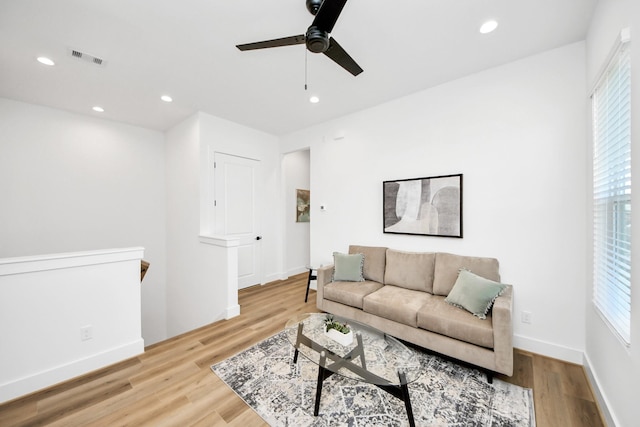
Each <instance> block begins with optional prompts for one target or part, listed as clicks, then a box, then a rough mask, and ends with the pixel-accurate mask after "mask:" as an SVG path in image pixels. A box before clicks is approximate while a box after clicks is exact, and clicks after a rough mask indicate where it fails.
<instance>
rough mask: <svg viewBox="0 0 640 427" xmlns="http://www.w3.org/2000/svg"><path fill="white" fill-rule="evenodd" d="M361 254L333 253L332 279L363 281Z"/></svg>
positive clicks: (362, 258)
mask: <svg viewBox="0 0 640 427" xmlns="http://www.w3.org/2000/svg"><path fill="white" fill-rule="evenodd" d="M363 266H364V255H363V254H341V253H339V252H334V253H333V281H334V282H364V277H363V276H362V267H363Z"/></svg>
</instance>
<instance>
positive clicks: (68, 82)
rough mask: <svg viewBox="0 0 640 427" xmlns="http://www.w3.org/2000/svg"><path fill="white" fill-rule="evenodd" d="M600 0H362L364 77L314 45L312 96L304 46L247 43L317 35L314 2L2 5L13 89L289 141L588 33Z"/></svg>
mask: <svg viewBox="0 0 640 427" xmlns="http://www.w3.org/2000/svg"><path fill="white" fill-rule="evenodd" d="M595 3H596V0H393V1H391V0H389V1H381V0H375V1H366V0H349V1H348V2H347V4H346V6H345V8H344V10H343V12H342V14H341V16H340V18H339V19H338V22H337V24H336V25H335V27H334V29H333V32H332V36H333V37H335V38H336V40H338V41H339V43H340V44H341V45H342V47H343V48H344V49H345V50H346V51H347V52H349V54H350V55H351V56H352V57H353V58H354V59H355V60H356V61H357V62H358V63H359V65H360V66H361V67H362V68H363V69H364V73H362V74H360V75H359V76H357V77H353V76H352V75H351V74H349V73H348V72H346V71H345V70H343V69H342V68H340V67H339V66H337V65H336V64H335V63H333V62H332V61H331V60H329V58H327V57H325V56H324V55H321V54H320V55H318V54H313V53H310V52H309V53H308V57H307V59H308V64H307V69H308V79H307V81H308V90H307V91H305V88H304V85H305V56H306V55H305V52H306V50H305V47H304V45H297V46H288V47H279V48H273V49H265V50H256V51H247V52H240V51H239V50H238V49H236V47H235V45H236V44H239V43H248V42H253V41H260V40H265V39H272V38H278V37H285V36H291V35H297V34H302V33H304V32H305V31H306V29H307V27H308V26H309V25H310V24H311V21H312V20H313V16H312V15H311V14H309V12H307V10H306V7H305V0H271V1H256V0H252V1H249V0H179V1H178V0H0V97H5V98H10V99H15V100H20V101H25V102H30V103H34V104H42V105H47V106H51V107H55V108H60V109H64V110H69V111H74V112H78V113H82V114H91V115H96V116H98V117H103V118H107V119H111V120H117V121H121V122H125V123H130V124H134V125H138V126H143V127H147V128H151V129H157V130H162V131H164V130H166V129H168V128H170V127H172V126H173V125H175V124H176V123H178V122H180V121H181V120H183V119H184V118H186V117H188V116H189V115H191V114H192V113H194V112H195V111H204V112H206V113H209V114H212V115H215V116H218V117H222V118H225V119H228V120H231V121H234V122H237V123H240V124H243V125H246V126H250V127H252V128H255V129H259V130H263V131H265V132H268V133H271V134H275V135H282V134H286V133H289V132H292V131H295V130H298V129H302V128H305V127H308V126H310V125H313V124H316V123H320V122H323V121H326V120H329V119H332V118H335V117H339V116H342V115H345V114H348V113H351V112H354V111H358V110H362V109H365V108H368V107H372V106H374V105H377V104H380V103H383V102H386V101H389V100H392V99H395V98H398V97H402V96H404V95H408V94H410V93H413V92H416V91H419V90H423V89H426V88H429V87H433V86H436V85H439V84H441V83H444V82H446V81H450V80H453V79H456V78H459V77H462V76H465V75H469V74H472V73H475V72H478V71H481V70H483V69H487V68H490V67H494V66H497V65H500V64H504V63H507V62H510V61H513V60H516V59H519V58H523V57H526V56H529V55H532V54H535V53H538V52H543V51H545V50H548V49H552V48H555V47H559V46H562V45H565V44H568V43H573V42H576V41H580V40H583V39H584V38H585V33H586V30H587V27H588V24H589V21H590V18H591V15H592V13H593V9H594V6H595ZM489 18H493V19H497V20H498V21H499V23H500V25H499V27H498V29H497V30H496V31H495V32H493V33H491V34H488V35H482V34H480V33H479V32H478V28H479V26H480V25H481V24H482V22H484V21H485V20H487V19H489ZM69 49H75V50H79V51H82V52H85V53H88V54H91V55H94V56H97V57H100V58H103V59H104V60H105V61H106V65H105V66H103V67H98V66H95V65H93V64H90V63H87V62H83V61H80V60H77V59H74V58H72V57H71V56H70V55H69V53H68V50H69ZM41 55H44V56H48V57H50V58H52V59H53V60H54V61H55V62H56V66H55V67H46V66H44V65H41V64H39V63H38V62H36V60H35V59H36V57H37V56H41ZM162 94H169V95H171V96H172V97H173V99H174V102H173V103H171V104H167V103H164V102H162V101H160V95H162ZM311 94H316V95H318V96H319V97H320V99H321V101H320V103H318V104H310V103H309V101H308V99H309V96H310V95H311ZM94 105H100V106H102V107H104V109H105V112H104V113H95V112H93V111H91V107H92V106H94Z"/></svg>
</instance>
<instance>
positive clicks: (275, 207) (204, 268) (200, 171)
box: [166, 113, 282, 336]
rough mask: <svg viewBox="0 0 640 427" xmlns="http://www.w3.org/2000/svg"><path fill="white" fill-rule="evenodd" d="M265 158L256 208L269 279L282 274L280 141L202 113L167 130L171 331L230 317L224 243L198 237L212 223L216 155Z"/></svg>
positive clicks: (178, 331) (263, 273) (169, 307)
mask: <svg viewBox="0 0 640 427" xmlns="http://www.w3.org/2000/svg"><path fill="white" fill-rule="evenodd" d="M216 151H217V152H222V153H225V154H232V155H236V156H242V157H247V158H252V159H256V160H259V161H260V164H261V170H262V175H261V177H260V182H261V184H262V187H261V188H260V190H259V194H258V201H257V206H258V209H257V211H258V212H260V213H261V225H262V233H261V235H262V236H263V239H262V241H261V244H262V252H263V255H264V256H263V264H262V267H261V268H262V275H263V282H268V281H271V280H275V279H277V278H280V277H281V269H280V267H281V265H282V257H281V247H282V237H281V236H282V231H281V228H280V221H279V220H278V218H279V215H280V209H281V200H280V197H279V195H280V193H279V188H280V174H279V163H278V162H279V155H280V154H279V151H278V146H277V139H276V138H275V137H273V136H270V135H267V134H265V133H262V132H258V131H256V130H253V129H250V128H247V127H244V126H241V125H238V124H235V123H232V122H229V121H226V120H223V119H219V118H217V117H213V116H210V115H208V114H204V113H197V114H195V115H193V116H192V117H190V118H188V119H187V120H185V121H184V122H182V123H180V124H178V125H177V126H175V127H174V128H172V129H171V130H169V131H168V132H167V134H166V156H167V157H166V158H167V161H166V164H167V167H166V180H167V254H168V261H167V263H168V264H167V265H168V269H167V329H168V334H169V336H174V335H177V334H180V333H183V332H186V331H189V330H192V329H195V328H197V327H200V326H203V325H206V324H208V323H211V322H214V321H216V320H220V319H222V318H225V317H226V315H227V313H228V311H229V309H230V307H229V306H228V304H229V301H230V298H229V297H230V296H229V295H228V293H229V290H228V289H227V283H226V282H227V281H226V280H225V277H226V275H224V274H222V272H221V271H220V269H221V268H223V265H219V264H218V261H220V259H219V257H218V256H217V255H216V253H218V252H219V249H218V248H215V247H213V246H211V245H208V244H205V243H202V242H201V241H200V239H199V235H201V234H205V235H206V234H207V233H208V232H209V230H211V229H212V228H211V227H210V226H209V224H208V222H207V218H208V217H209V214H208V210H207V209H208V208H207V206H206V205H207V203H208V202H209V201H210V197H209V195H208V192H209V191H210V185H209V183H210V182H211V177H210V175H209V174H210V173H211V169H210V167H211V165H210V162H209V160H210V159H211V158H212V153H214V152H216Z"/></svg>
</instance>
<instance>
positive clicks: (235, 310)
mask: <svg viewBox="0 0 640 427" xmlns="http://www.w3.org/2000/svg"><path fill="white" fill-rule="evenodd" d="M236 316H240V305H239V304H236V305H234V306H231V307H227V309H226V310H225V314H224V318H225V319H226V320H229V319H231V318H232V317H236Z"/></svg>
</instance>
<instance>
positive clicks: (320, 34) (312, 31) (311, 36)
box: [306, 25, 329, 53]
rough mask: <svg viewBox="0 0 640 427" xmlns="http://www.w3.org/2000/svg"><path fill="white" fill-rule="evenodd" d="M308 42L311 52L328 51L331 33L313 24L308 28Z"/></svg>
mask: <svg viewBox="0 0 640 427" xmlns="http://www.w3.org/2000/svg"><path fill="white" fill-rule="evenodd" d="M306 43H307V49H309V50H310V51H311V52H314V53H322V52H326V50H327V49H329V33H327V32H326V31H323V30H321V29H319V28H318V27H315V26H313V25H312V26H310V27H309V29H308V30H307V36H306Z"/></svg>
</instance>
